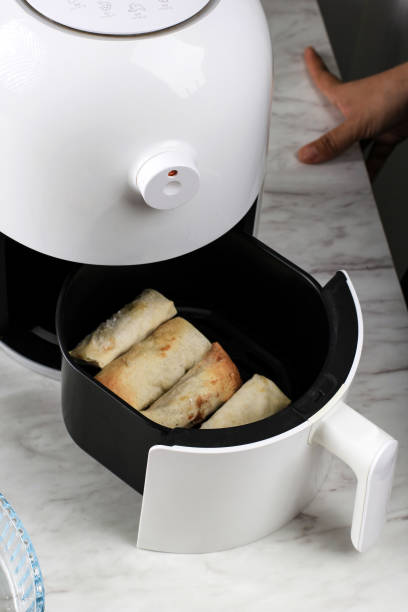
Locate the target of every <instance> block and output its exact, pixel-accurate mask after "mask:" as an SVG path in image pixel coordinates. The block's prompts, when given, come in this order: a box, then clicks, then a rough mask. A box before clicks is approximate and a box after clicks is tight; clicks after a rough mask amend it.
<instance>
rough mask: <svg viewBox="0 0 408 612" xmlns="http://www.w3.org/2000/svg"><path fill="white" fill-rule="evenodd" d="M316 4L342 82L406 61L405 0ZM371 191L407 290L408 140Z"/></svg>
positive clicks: (322, 1) (336, 0) (407, 13)
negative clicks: (318, 6) (322, 19)
mask: <svg viewBox="0 0 408 612" xmlns="http://www.w3.org/2000/svg"><path fill="white" fill-rule="evenodd" d="M318 1H319V5H320V10H321V12H322V15H323V18H324V21H325V24H326V28H327V31H328V34H329V37H330V41H331V44H332V46H333V50H334V53H335V56H336V59H337V62H338V65H339V69H340V72H341V75H342V77H343V79H344V80H347V81H348V80H352V79H358V78H362V77H365V76H369V75H372V74H375V73H376V72H380V71H382V70H386V69H388V68H391V67H393V66H395V65H397V64H400V63H402V62H406V61H408V0H318ZM373 191H374V196H375V199H376V201H377V205H378V209H379V212H380V215H381V220H382V223H383V225H384V229H385V232H386V235H387V239H388V242H389V245H390V248H391V253H392V256H393V259H394V263H395V267H396V270H397V273H398V276H399V278H400V280H402V279H403V277H404V275H405V279H404V281H403V284H404V286H405V285H406V284H408V282H407V276H408V274H407V270H408V141H405V142H404V143H402V144H401V145H399V146H398V147H397V148H396V149H395V150H394V152H393V154H392V155H391V157H390V158H389V159H388V161H387V163H386V165H385V166H384V168H383V170H382V171H381V172H380V174H379V175H378V177H377V178H376V179H375V181H374V184H373ZM406 289H408V287H406ZM406 298H407V299H408V296H407V295H406Z"/></svg>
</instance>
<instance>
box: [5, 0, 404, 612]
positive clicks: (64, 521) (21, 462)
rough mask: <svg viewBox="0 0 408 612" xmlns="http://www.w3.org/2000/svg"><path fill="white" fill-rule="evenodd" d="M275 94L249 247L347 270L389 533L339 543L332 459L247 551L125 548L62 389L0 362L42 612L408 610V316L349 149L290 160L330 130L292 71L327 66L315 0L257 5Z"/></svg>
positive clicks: (115, 484) (116, 504) (13, 495)
mask: <svg viewBox="0 0 408 612" xmlns="http://www.w3.org/2000/svg"><path fill="white" fill-rule="evenodd" d="M263 4H264V6H265V10H266V13H267V15H268V20H269V23H270V27H271V32H272V39H273V43H274V55H275V77H276V82H275V85H276V89H275V97H274V104H273V119H272V126H271V140H270V152H269V163H268V171H267V178H266V183H265V196H264V200H263V212H262V215H261V223H260V229H259V237H260V238H261V239H262V240H263V241H265V242H266V243H267V244H269V245H271V246H272V247H273V248H274V249H275V250H277V251H279V252H280V253H282V254H283V255H285V256H286V257H288V258H289V259H291V260H293V261H294V262H296V263H298V264H299V265H300V266H301V267H303V268H304V269H306V270H308V271H309V272H311V273H312V274H313V275H314V276H315V277H316V278H317V279H318V280H319V281H320V282H322V283H325V282H326V281H327V280H328V279H329V278H330V277H331V276H332V275H333V274H334V273H335V272H336V270H338V269H345V270H347V271H348V272H349V273H350V275H351V278H352V281H353V283H354V284H355V287H356V289H357V293H358V295H359V297H360V300H361V303H362V307H363V314H364V320H365V348H364V351H363V356H362V360H361V365H360V368H359V370H358V373H357V377H356V380H355V383H354V385H353V387H352V390H351V392H350V395H349V398H348V401H349V403H350V404H351V405H353V406H354V407H355V408H356V409H357V410H359V411H360V412H362V413H363V414H364V415H366V416H367V417H369V418H370V419H372V420H373V421H374V422H376V423H377V424H378V425H380V426H381V427H383V428H384V429H385V430H386V431H388V432H389V433H390V434H391V435H393V436H394V437H396V438H397V439H398V440H399V441H400V453H399V461H398V464H397V470H396V477H395V485H394V489H393V494H392V499H391V503H390V507H389V520H388V523H387V525H386V527H385V529H384V532H383V535H382V537H381V539H380V541H379V543H378V545H377V546H376V547H374V548H373V549H372V550H370V551H368V552H367V553H365V554H359V553H357V552H356V551H355V550H354V549H353V548H352V545H351V542H350V522H351V513H352V505H353V497H354V486H355V485H354V478H353V475H352V473H351V471H350V470H349V469H348V468H347V467H346V466H344V465H343V464H342V463H341V462H340V461H334V462H333V464H332V467H331V471H330V473H329V476H328V479H327V480H326V482H325V484H324V486H323V488H322V490H321V491H320V493H319V494H318V496H317V497H316V498H315V500H314V501H313V502H312V503H311V504H310V505H309V506H308V508H306V510H305V511H304V513H303V514H302V515H300V516H299V517H297V518H296V519H295V520H293V521H292V522H291V523H289V524H288V525H287V526H286V527H284V528H283V529H281V530H280V531H278V532H276V533H274V534H272V535H270V536H269V537H267V538H264V539H262V540H260V541H258V542H255V543H254V544H251V545H248V546H245V547H242V548H239V549H236V550H231V551H227V552H223V553H216V554H208V555H197V556H187V555H166V554H158V553H151V552H146V551H142V550H138V549H136V548H135V546H134V544H135V542H136V533H137V526H138V520H139V514H140V507H141V496H140V495H138V494H137V493H135V492H134V491H132V490H131V489H130V488H129V487H128V486H126V485H125V484H124V483H122V482H121V481H120V480H119V479H117V478H116V477H115V476H113V475H112V474H110V473H109V472H108V471H107V470H105V469H104V468H103V467H102V466H100V465H99V464H98V463H97V462H96V461H94V460H93V459H91V458H90V457H88V456H87V455H86V454H85V453H83V452H82V451H81V450H80V449H79V448H78V447H77V446H76V445H75V444H74V443H73V442H72V441H71V439H70V438H69V436H68V434H67V432H66V430H65V427H64V425H63V423H62V417H61V410H60V390H59V384H58V383H57V382H55V381H52V380H49V379H46V378H43V377H41V376H39V375H37V374H34V373H32V372H28V371H27V370H25V369H24V368H23V367H22V366H20V365H19V364H17V363H15V362H13V361H11V360H10V359H9V357H7V356H6V355H5V354H3V353H0V414H1V423H2V426H1V429H0V488H1V490H2V492H4V494H5V495H6V496H7V497H8V498H9V499H10V501H11V502H12V503H13V504H14V506H15V507H16V509H17V510H18V512H19V514H20V515H21V517H22V518H23V521H24V523H25V525H26V527H27V529H28V532H29V533H30V535H31V537H32V540H33V542H34V545H35V547H36V549H37V553H38V555H39V558H40V562H41V566H42V569H43V573H44V577H45V587H46V608H47V610H48V612H68V611H71V610H74V609H75V610H81V611H85V612H108V611H111V610H118V611H119V610H120V611H121V612H131V611H133V610H137V611H138V612H153V611H156V610H160V611H162V612H175V611H177V612H184V611H185V612H191V611H194V612H201V611H203V612H204V611H207V610H211V611H212V612H221V611H223V612H225V611H228V610H231V611H232V610H233V611H234V612H248V611H249V610H251V612H270V611H271V610H279V611H280V610H287V611H297V610H302V611H303V612H308V611H312V610H313V612H316V611H317V610H321V611H325V612H326V611H327V610H330V612H340V611H344V610H348V611H351V610H352V611H353V612H367V611H368V610H370V612H383V611H384V610H387V611H388V612H400V611H402V610H403V609H405V606H406V601H407V596H408V581H407V579H406V567H407V566H406V561H407V545H408V529H407V524H408V523H407V519H408V485H407V476H408V468H407V466H408V448H407V440H408V431H407V430H408V419H407V397H408V375H407V374H408V316H407V310H406V308H405V305H404V302H403V300H402V296H401V292H400V288H399V284H398V281H397V278H396V275H395V272H394V268H393V265H392V261H391V257H390V253H389V250H388V246H387V243H386V239H385V236H384V233H383V230H382V227H381V224H380V220H379V217H378V214H377V210H376V206H375V203H374V199H373V196H372V193H371V188H370V184H369V180H368V178H367V174H366V171H365V166H364V164H363V161H362V158H361V154H360V152H359V150H358V148H357V147H355V148H354V149H353V150H352V151H350V152H349V153H347V154H346V155H343V156H342V157H341V158H340V159H338V160H335V161H333V162H331V163H330V164H327V165H324V166H316V167H307V166H302V165H301V164H300V163H299V162H298V161H297V160H296V157H295V151H296V149H297V148H298V147H299V146H301V145H302V144H304V143H306V142H308V141H309V140H311V139H313V138H315V137H316V136H317V135H319V134H321V133H322V131H323V130H326V129H327V128H329V127H330V126H333V125H334V124H335V123H336V122H337V121H338V120H339V119H340V117H339V116H338V114H337V112H336V111H334V110H333V109H332V108H331V107H330V106H329V105H328V104H327V103H326V101H325V100H324V99H323V98H322V96H321V95H320V94H319V93H318V92H317V91H316V89H315V88H314V86H313V85H312V83H311V82H310V80H309V78H308V76H307V74H306V71H305V68H304V66H303V61H302V51H303V48H304V47H305V46H307V45H309V44H313V45H314V46H315V47H316V48H317V49H318V50H319V51H320V52H322V53H323V55H324V57H325V58H326V60H327V61H328V63H329V65H330V66H332V67H334V59H333V55H332V51H331V48H330V45H329V42H328V38H327V35H326V32H325V29H324V26H323V22H322V19H321V16H320V13H319V10H318V7H317V3H316V1H315V0H292V1H291V2H287V0H264V1H263Z"/></svg>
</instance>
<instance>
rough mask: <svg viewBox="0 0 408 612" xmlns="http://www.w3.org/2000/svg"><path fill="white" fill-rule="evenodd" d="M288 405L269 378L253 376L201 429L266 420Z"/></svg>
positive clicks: (287, 400) (287, 399) (288, 402)
mask: <svg viewBox="0 0 408 612" xmlns="http://www.w3.org/2000/svg"><path fill="white" fill-rule="evenodd" d="M289 404H290V399H289V398H288V397H286V395H285V394H284V393H282V391H281V390H280V389H279V388H278V387H277V386H276V385H275V383H273V382H272V381H271V380H269V378H265V376H260V375H259V374H255V376H253V377H252V378H251V379H250V380H248V382H246V383H245V384H244V385H242V387H241V388H240V389H239V390H238V391H237V392H236V393H235V395H233V396H232V397H231V399H230V400H229V401H228V402H227V403H226V404H224V406H222V407H221V408H220V409H219V410H217V412H216V413H215V414H213V416H212V417H211V418H209V419H208V421H206V422H205V423H203V424H202V425H201V429H218V428H223V427H237V426H238V425H246V424H247V423H253V422H255V421H260V420H261V419H266V417H268V416H272V415H273V414H276V413H277V412H279V411H280V410H283V408H286V406H288V405H289Z"/></svg>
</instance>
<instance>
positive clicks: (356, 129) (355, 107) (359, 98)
mask: <svg viewBox="0 0 408 612" xmlns="http://www.w3.org/2000/svg"><path fill="white" fill-rule="evenodd" d="M304 58H305V62H306V66H307V69H308V71H309V73H310V76H311V78H312V80H313V82H314V83H315V85H316V86H317V88H318V89H319V90H320V91H321V92H322V93H323V94H324V95H325V96H326V98H327V99H328V100H329V101H330V102H332V104H334V105H335V106H336V107H337V108H338V109H339V110H340V112H341V113H342V114H343V116H344V119H345V121H344V122H343V123H341V124H340V125H339V126H337V127H335V128H334V129H333V130H331V131H330V132H327V133H326V134H324V135H323V136H321V137H320V138H318V139H317V140H315V141H313V142H311V143H309V144H307V145H305V146H304V147H302V148H301V149H299V151H298V159H299V160H300V161H301V162H303V163H305V164H318V163H322V162H325V161H329V160H330V159H333V158H335V157H337V156H338V155H340V153H343V151H345V150H346V149H348V148H349V147H350V146H351V145H352V144H354V143H355V142H358V141H360V140H363V139H373V140H374V144H373V147H372V149H371V151H370V155H369V157H368V159H367V160H366V163H367V169H368V172H369V174H370V178H374V177H375V175H376V174H377V173H378V172H379V170H380V169H381V168H382V166H383V164H384V163H385V161H386V159H387V157H388V156H389V154H390V153H391V152H392V150H393V149H394V147H395V146H396V145H397V144H398V143H400V142H402V141H403V140H404V139H405V138H407V137H408V62H407V63H405V64H401V65H399V66H396V67H395V68H392V69H391V70H386V71H385V72H381V73H379V74H375V75H374V76H371V77H367V78H365V79H360V80H357V81H351V82H349V83H343V82H342V81H341V80H340V79H338V78H337V77H336V76H334V75H333V74H332V73H331V72H329V70H328V69H327V67H326V65H325V64H324V62H323V60H322V58H321V57H320V55H319V54H318V53H316V51H315V50H314V49H313V47H307V48H306V49H305V52H304Z"/></svg>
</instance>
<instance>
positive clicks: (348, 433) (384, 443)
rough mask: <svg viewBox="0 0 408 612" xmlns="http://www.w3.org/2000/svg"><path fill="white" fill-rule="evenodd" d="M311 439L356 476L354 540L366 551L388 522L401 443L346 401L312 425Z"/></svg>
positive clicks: (352, 537)
mask: <svg viewBox="0 0 408 612" xmlns="http://www.w3.org/2000/svg"><path fill="white" fill-rule="evenodd" d="M309 441H310V442H311V443H312V444H319V445H320V446H323V447H324V448H326V449H327V450H329V451H330V452H331V453H332V454H333V455H336V457H338V458H339V459H341V460H342V461H344V463H346V464H347V465H348V466H350V468H351V469H352V470H353V472H354V474H355V475H356V477H357V490H356V497H355V503H354V512H353V521H352V527H351V541H352V543H353V545H354V547H355V548H356V549H357V550H358V551H360V552H364V551H365V550H367V549H368V548H370V547H371V546H372V545H373V544H374V543H375V542H376V540H377V539H378V537H379V535H380V533H381V531H382V528H383V526H384V523H385V521H386V511H387V503H388V500H389V497H390V494H391V488H392V482H393V475H394V468H395V462H396V457H397V449H398V442H397V441H396V440H394V439H393V438H392V437H391V436H389V435H388V434H387V433H385V432H384V431H383V430H382V429H380V428H379V427H377V426H376V425H374V423H371V421H369V420H368V419H366V418H365V417H363V416H362V415H361V414H359V413H358V412H356V411H355V410H353V409H352V408H350V407H349V406H347V404H345V403H344V402H339V403H338V404H337V405H336V408H334V409H333V410H331V411H329V412H328V413H327V414H326V415H325V416H324V417H323V418H322V419H320V420H319V421H317V422H316V423H315V424H314V425H313V426H312V429H311V434H310V438H309Z"/></svg>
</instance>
